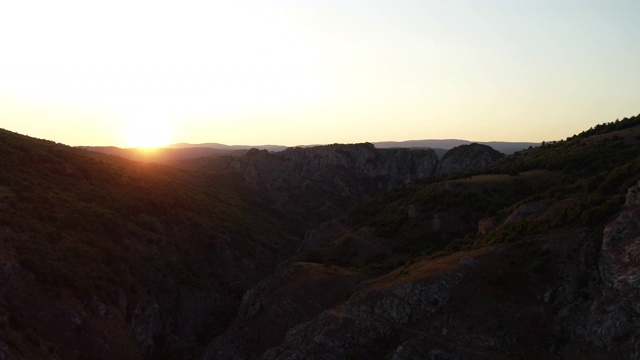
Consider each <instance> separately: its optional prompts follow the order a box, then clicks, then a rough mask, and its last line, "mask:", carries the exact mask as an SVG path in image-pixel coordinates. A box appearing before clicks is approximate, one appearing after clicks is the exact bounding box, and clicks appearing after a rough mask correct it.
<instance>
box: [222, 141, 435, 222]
mask: <svg viewBox="0 0 640 360" xmlns="http://www.w3.org/2000/svg"><path fill="white" fill-rule="evenodd" d="M214 161H215V162H216V167H215V169H216V171H218V172H238V173H240V174H242V176H243V177H244V180H245V182H246V183H247V184H248V185H249V186H251V187H252V188H254V189H256V190H257V191H258V193H260V194H262V195H265V196H266V199H267V200H268V201H269V202H270V204H271V206H273V207H274V208H276V209H278V210H280V211H283V212H286V213H287V214H289V215H292V216H294V217H297V218H307V219H310V218H311V217H313V219H314V221H313V223H314V224H317V223H318V220H319V221H324V220H328V219H330V218H332V217H335V216H338V215H340V214H342V213H344V212H345V211H346V210H348V209H351V208H353V207H354V206H356V205H358V204H361V203H363V202H365V201H368V200H371V199H372V197H373V196H374V195H376V194H378V193H381V192H383V191H386V190H390V189H393V188H396V187H398V186H401V185H404V184H408V183H410V182H413V181H416V180H418V179H421V178H424V177H427V176H431V175H433V174H434V173H435V170H436V168H437V165H438V157H437V155H436V153H435V152H434V151H433V150H431V149H416V150H412V149H376V148H375V147H374V146H373V145H372V144H369V143H365V144H353V145H342V144H335V145H327V146H317V147H310V148H298V147H296V148H288V149H286V150H284V151H281V152H276V153H271V152H268V151H267V150H258V149H251V150H249V152H247V153H246V154H245V155H243V156H241V157H237V158H234V157H223V158H219V159H215V160H214ZM311 214H313V216H310V215H311ZM309 221H310V220H309Z"/></svg>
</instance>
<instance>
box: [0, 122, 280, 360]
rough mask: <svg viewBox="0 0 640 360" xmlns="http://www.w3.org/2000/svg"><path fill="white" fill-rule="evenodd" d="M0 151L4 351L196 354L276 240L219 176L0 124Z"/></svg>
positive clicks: (245, 196)
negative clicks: (100, 150)
mask: <svg viewBox="0 0 640 360" xmlns="http://www.w3.org/2000/svg"><path fill="white" fill-rule="evenodd" d="M0 153H2V156H1V157H0V208H1V209H2V211H0V246H1V247H2V251H1V252H0V254H1V255H0V256H1V258H0V269H2V271H1V272H0V278H1V279H2V280H1V282H2V284H3V286H2V287H1V289H0V319H2V326H3V328H2V335H1V337H0V339H1V342H0V344H3V345H2V346H3V347H0V353H2V354H3V355H4V357H3V358H6V359H12V358H14V359H25V358H28V359H52V358H54V359H55V358H58V359H74V358H87V359H88V358H114V359H140V358H142V357H143V356H144V357H147V358H176V357H175V355H176V354H178V353H182V352H187V353H191V354H198V353H199V352H200V351H201V347H202V346H203V341H206V340H207V339H210V338H211V337H212V336H214V335H215V334H216V333H219V332H220V331H222V330H223V329H224V328H225V327H226V325H227V323H228V322H229V321H230V320H232V319H233V317H234V316H235V315H234V313H235V311H236V307H237V303H238V301H239V297H240V296H241V295H242V293H243V292H244V291H245V290H246V289H247V287H248V286H249V285H252V284H254V283H255V282H256V281H258V280H260V279H261V278H262V277H263V276H264V275H263V274H264V273H268V272H270V271H272V269H274V267H275V265H276V264H277V263H278V261H279V260H280V257H281V256H282V254H284V253H286V249H287V248H288V247H289V246H290V245H289V241H290V239H291V236H290V235H287V234H286V232H285V230H284V229H285V226H284V225H285V224H284V223H283V222H282V221H281V219H278V218H275V217H273V216H272V215H270V213H269V211H268V210H267V209H264V208H262V207H261V206H260V205H259V204H258V203H255V202H254V201H253V200H251V199H252V198H253V196H252V195H251V194H252V193H251V191H250V190H249V189H243V188H241V187H239V186H238V185H237V184H238V182H237V181H236V180H235V179H234V178H233V177H232V176H226V175H203V174H200V175H198V176H193V174H190V173H186V172H183V171H177V170H176V169H172V168H168V167H165V166H159V165H150V164H147V165H144V164H141V163H137V162H132V161H128V160H124V159H120V158H115V157H111V156H107V155H102V154H98V153H93V152H88V151H85V150H80V149H75V148H70V147H67V146H63V145H58V144H55V143H52V142H48V141H43V140H37V139H32V138H28V137H24V136H21V135H18V134H14V133H11V132H8V131H4V130H1V131H0ZM185 356H186V355H185ZM194 356H195V355H194Z"/></svg>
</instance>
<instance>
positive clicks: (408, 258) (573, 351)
mask: <svg viewBox="0 0 640 360" xmlns="http://www.w3.org/2000/svg"><path fill="white" fill-rule="evenodd" d="M639 174H640V117H634V118H630V119H625V120H623V121H621V122H619V123H610V124H606V126H599V127H596V128H595V130H590V131H586V132H584V133H582V134H580V135H577V136H573V137H571V138H569V139H567V140H566V141H560V142H556V143H552V144H545V145H544V146H542V147H539V148H535V149H530V150H526V151H522V152H519V153H516V154H515V155H513V156H511V157H508V158H506V159H504V160H503V161H501V162H499V163H498V164H496V165H495V166H493V167H492V168H490V169H489V170H485V171H483V173H482V174H477V175H473V176H463V177H459V176H448V177H441V178H430V179H426V180H423V181H421V182H418V183H415V184H412V185H409V186H406V187H403V188H400V189H398V190H395V191H391V192H387V193H385V194H383V195H381V196H379V197H377V198H376V199H375V200H373V201H372V202H369V203H367V204H366V205H363V206H360V207H358V208H356V209H354V210H353V211H351V212H350V213H349V214H348V215H346V216H343V217H341V218H339V219H335V220H333V221H330V222H327V223H324V224H322V225H321V226H319V227H317V228H316V229H314V230H311V231H309V232H308V233H307V235H306V237H305V240H304V241H303V242H302V243H301V244H300V245H299V246H298V250H297V252H296V254H295V255H294V256H292V257H291V258H290V259H288V260H287V261H285V262H284V263H283V264H282V265H281V266H280V268H279V271H278V272H276V273H275V274H274V275H273V276H271V277H269V278H268V279H265V280H264V281H262V282H261V283H260V284H259V285H258V286H256V287H254V288H253V289H252V290H250V291H248V292H247V293H246V294H245V296H244V298H243V301H242V303H241V307H240V309H241V310H240V313H239V314H238V317H237V318H236V319H235V321H234V322H233V324H232V325H231V327H230V328H229V329H228V330H227V331H226V332H225V333H224V334H223V335H222V336H219V337H218V338H216V339H215V340H214V341H213V342H212V343H211V344H210V346H209V348H208V349H207V353H206V354H205V357H204V358H205V359H217V358H246V359H254V358H261V359H301V358H326V359H339V358H370V359H417V358H443V359H449V358H454V359H456V358H461V359H493V358H530V359H539V358H567V359H582V358H592V359H611V358H637V357H638V356H640V353H638V350H637V349H638V343H637V339H638V336H639V335H640V334H639V333H638V328H637V326H635V325H634V324H637V323H638V320H640V318H639V317H638V313H637V311H636V310H634V309H635V307H636V305H635V304H637V301H638V295H637V291H635V290H634V289H637V288H638V286H640V283H638V279H639V277H638V261H639V258H638V252H637V250H636V249H637V248H638V246H640V245H639V243H638V239H639V238H640V236H639V235H640V233H638V230H637V223H638V220H639V219H640V202H639V201H638V199H639V197H638V194H639V193H640V187H639V186H638V177H639V176H640V175H639ZM326 288H331V289H332V291H331V292H326V291H322V289H326ZM275 323H277V324H278V326H277V327H273V324H275Z"/></svg>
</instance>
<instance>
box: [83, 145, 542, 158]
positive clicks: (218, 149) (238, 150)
mask: <svg viewBox="0 0 640 360" xmlns="http://www.w3.org/2000/svg"><path fill="white" fill-rule="evenodd" d="M472 143H474V142H472V141H468V140H457V139H447V140H409V141H383V142H373V143H372V144H373V145H374V146H375V147H376V148H378V149H391V148H411V149H426V148H430V149H433V150H434V151H435V152H436V155H438V158H442V157H443V156H444V154H445V153H446V152H447V151H448V150H450V149H453V148H454V147H456V146H460V145H468V144H472ZM477 143H478V144H482V145H487V146H490V147H492V148H493V149H495V150H497V151H499V152H501V153H503V154H505V155H510V154H513V153H515V152H517V151H519V150H522V149H526V148H529V147H536V146H539V145H540V143H531V142H506V141H489V142H477ZM314 146H318V145H299V146H297V147H303V148H306V147H314ZM81 148H83V149H86V150H91V151H97V152H101V153H104V154H109V155H114V156H119V157H124V158H127V159H131V160H136V161H144V162H149V161H152V162H157V163H166V164H173V163H175V162H180V161H184V160H188V159H198V158H205V157H218V156H223V155H233V156H242V155H244V154H245V153H246V152H247V150H249V149H260V150H267V151H270V152H278V151H283V150H285V149H287V146H283V145H225V144H220V143H203V144H189V143H177V144H171V145H167V146H165V147H162V148H159V149H155V150H153V151H152V152H149V151H140V149H136V148H119V147H115V146H81Z"/></svg>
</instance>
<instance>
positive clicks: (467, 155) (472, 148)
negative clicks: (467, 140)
mask: <svg viewBox="0 0 640 360" xmlns="http://www.w3.org/2000/svg"><path fill="white" fill-rule="evenodd" d="M503 157H504V154H502V153H501V152H499V151H496V150H494V149H493V148H492V147H490V146H487V145H481V144H476V143H474V144H469V145H460V146H458V147H455V148H453V149H451V150H449V151H447V153H446V154H444V156H443V157H442V160H441V161H440V164H439V165H438V170H437V173H438V174H439V175H440V174H468V173H472V172H474V171H478V170H482V169H484V168H486V167H488V166H489V165H491V164H493V163H494V162H496V161H498V160H500V159H502V158H503Z"/></svg>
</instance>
